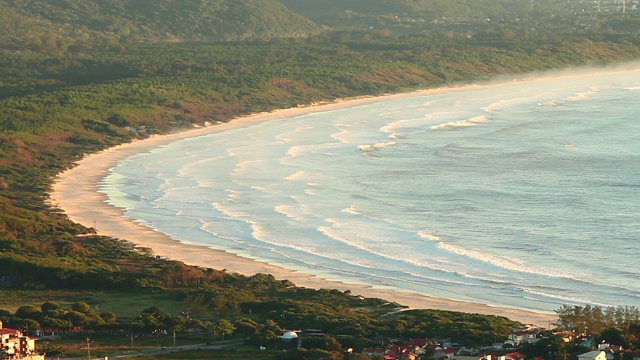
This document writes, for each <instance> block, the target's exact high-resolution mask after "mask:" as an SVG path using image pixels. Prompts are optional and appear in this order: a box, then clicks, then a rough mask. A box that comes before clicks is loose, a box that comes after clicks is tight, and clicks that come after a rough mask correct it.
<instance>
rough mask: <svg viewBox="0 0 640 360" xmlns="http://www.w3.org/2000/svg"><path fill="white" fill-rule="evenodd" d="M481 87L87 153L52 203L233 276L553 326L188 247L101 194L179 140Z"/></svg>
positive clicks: (243, 122)
mask: <svg viewBox="0 0 640 360" xmlns="http://www.w3.org/2000/svg"><path fill="white" fill-rule="evenodd" d="M475 86H477V85H468V86H464V87H448V88H438V89H432V90H419V91H414V92H410V93H401V94H394V95H384V96H377V97H360V98H354V99H346V100H338V101H336V102H332V103H326V104H325V103H323V104H314V105H312V106H306V107H297V108H290V109H283V110H277V111H274V112H270V113H260V114H256V115H250V116H246V117H241V118H238V119H234V120H232V121H229V122H227V123H221V124H217V125H212V126H207V127H200V128H194V129H190V130H185V131H182V132H178V133H173V134H168V135H160V136H154V137H151V138H148V139H145V140H139V141H134V142H131V143H128V144H123V145H118V146H115V147H112V148H109V149H106V150H104V151H102V152H99V153H95V154H90V155H87V156H86V157H85V158H83V159H82V160H80V161H78V162H77V165H78V166H76V167H74V168H71V169H69V170H67V171H65V172H63V173H61V174H59V175H58V177H57V178H56V179H55V183H54V185H53V189H52V191H51V193H50V198H51V203H52V204H53V205H54V206H57V207H59V208H61V209H63V210H64V211H65V213H66V214H67V215H68V216H69V218H70V219H71V220H72V221H74V222H77V223H80V224H83V225H85V226H87V227H94V226H95V227H96V228H97V232H98V234H99V235H104V236H110V237H114V238H119V239H122V240H126V241H129V242H131V243H134V244H135V245H137V246H141V247H148V248H151V249H152V250H153V253H154V254H155V255H158V256H161V257H166V258H170V259H172V260H178V261H182V262H184V263H186V264H190V265H197V266H202V267H210V268H215V269H226V270H227V271H229V272H234V273H239V274H243V275H253V274H255V273H258V272H261V273H269V274H272V275H273V276H275V277H276V278H277V279H287V280H290V281H291V282H293V283H294V284H295V285H296V286H303V287H309V288H325V289H338V290H340V291H345V290H350V291H351V292H352V294H354V295H362V296H364V297H375V298H381V299H385V300H388V301H392V302H396V303H399V304H401V305H404V306H408V307H409V308H411V309H421V308H423V309H439V310H450V311H461V312H466V313H481V314H487V315H498V316H505V317H508V318H510V319H512V320H517V321H520V322H523V323H529V324H537V325H539V326H543V327H548V326H549V324H550V323H552V322H555V320H556V318H557V316H556V315H555V314H549V313H538V312H532V311H527V310H520V309H507V308H498V307H491V306H488V305H485V304H479V303H468V302H461V301H454V300H448V299H440V298H433V297H428V296H423V295H419V294H414V293H407V292H399V291H394V290H388V289H378V288H372V287H369V286H364V285H359V284H350V283H342V282H337V281H328V280H325V279H321V278H319V277H317V276H314V275H309V274H302V273H298V272H295V271H292V270H287V269H283V268H280V267H277V266H274V265H271V264H266V263H262V262H257V261H254V260H251V259H246V258H242V257H240V256H237V255H235V254H232V253H227V252H224V251H219V250H212V249H208V248H206V247H203V246H195V245H187V244H182V243H180V242H179V241H177V240H173V239H172V238H170V237H169V236H167V235H165V234H163V233H159V232H156V231H154V230H152V229H150V228H147V227H145V226H143V225H140V224H138V223H136V222H135V221H133V220H131V219H128V218H126V217H124V216H123V211H122V210H121V209H118V208H116V207H113V206H111V205H109V204H107V203H106V202H105V200H106V198H105V195H104V194H101V193H99V192H98V184H99V182H100V181H101V180H102V179H103V178H104V177H105V176H106V175H107V174H108V172H109V169H111V168H112V167H114V166H116V165H117V164H118V162H119V161H121V160H123V159H125V158H127V157H129V156H132V155H134V154H137V153H142V152H146V151H149V150H151V149H153V148H156V147H159V146H162V145H165V144H168V143H171V142H174V141H177V140H181V139H185V138H191V137H197V136H203V135H207V134H212V133H219V132H223V131H228V130H232V129H238V128H244V127H249V126H253V125H257V124H259V123H261V122H264V121H269V120H273V119H279V118H286V117H294V116H299V115H303V114H308V113H312V112H319V111H329V110H335V109H341V108H351V107H356V106H360V105H366V104H370V103H375V102H379V101H384V100H390V99H393V98H399V97H411V96H420V95H427V94H435V93H443V92H449V91H456V90H462V89H471V88H473V87H475ZM489 86H490V85H489Z"/></svg>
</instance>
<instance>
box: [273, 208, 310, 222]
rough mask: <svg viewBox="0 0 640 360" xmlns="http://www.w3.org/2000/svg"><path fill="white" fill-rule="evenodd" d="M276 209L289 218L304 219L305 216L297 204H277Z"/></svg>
mask: <svg viewBox="0 0 640 360" xmlns="http://www.w3.org/2000/svg"><path fill="white" fill-rule="evenodd" d="M274 210H275V211H276V212H278V213H280V214H282V215H284V216H286V217H288V218H289V219H293V220H296V221H300V222H302V221H304V220H305V218H304V216H302V213H303V212H302V211H300V209H299V208H297V207H295V206H291V205H277V206H275V208H274Z"/></svg>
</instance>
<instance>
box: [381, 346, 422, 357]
mask: <svg viewBox="0 0 640 360" xmlns="http://www.w3.org/2000/svg"><path fill="white" fill-rule="evenodd" d="M413 349H414V347H413V346H407V345H403V346H399V345H393V346H389V347H388V348H387V351H386V354H385V356H384V359H385V360H396V359H407V360H416V359H417V358H418V355H416V354H414V353H413Z"/></svg>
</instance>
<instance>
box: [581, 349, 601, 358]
mask: <svg viewBox="0 0 640 360" xmlns="http://www.w3.org/2000/svg"><path fill="white" fill-rule="evenodd" d="M578 360H607V354H606V353H605V352H604V351H602V350H595V351H589V352H588V353H584V354H581V355H578Z"/></svg>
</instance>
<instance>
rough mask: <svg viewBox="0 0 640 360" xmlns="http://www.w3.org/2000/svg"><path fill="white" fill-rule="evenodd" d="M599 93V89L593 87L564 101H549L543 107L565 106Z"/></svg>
mask: <svg viewBox="0 0 640 360" xmlns="http://www.w3.org/2000/svg"><path fill="white" fill-rule="evenodd" d="M597 93H598V88H596V87H592V88H590V89H589V90H587V91H583V92H579V93H577V94H575V95H571V96H567V97H565V98H563V99H559V100H551V101H547V102H545V103H542V104H541V105H543V106H556V105H560V104H564V103H569V102H574V101H581V100H585V99H588V98H589V97H590V96H592V95H595V94H597Z"/></svg>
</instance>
